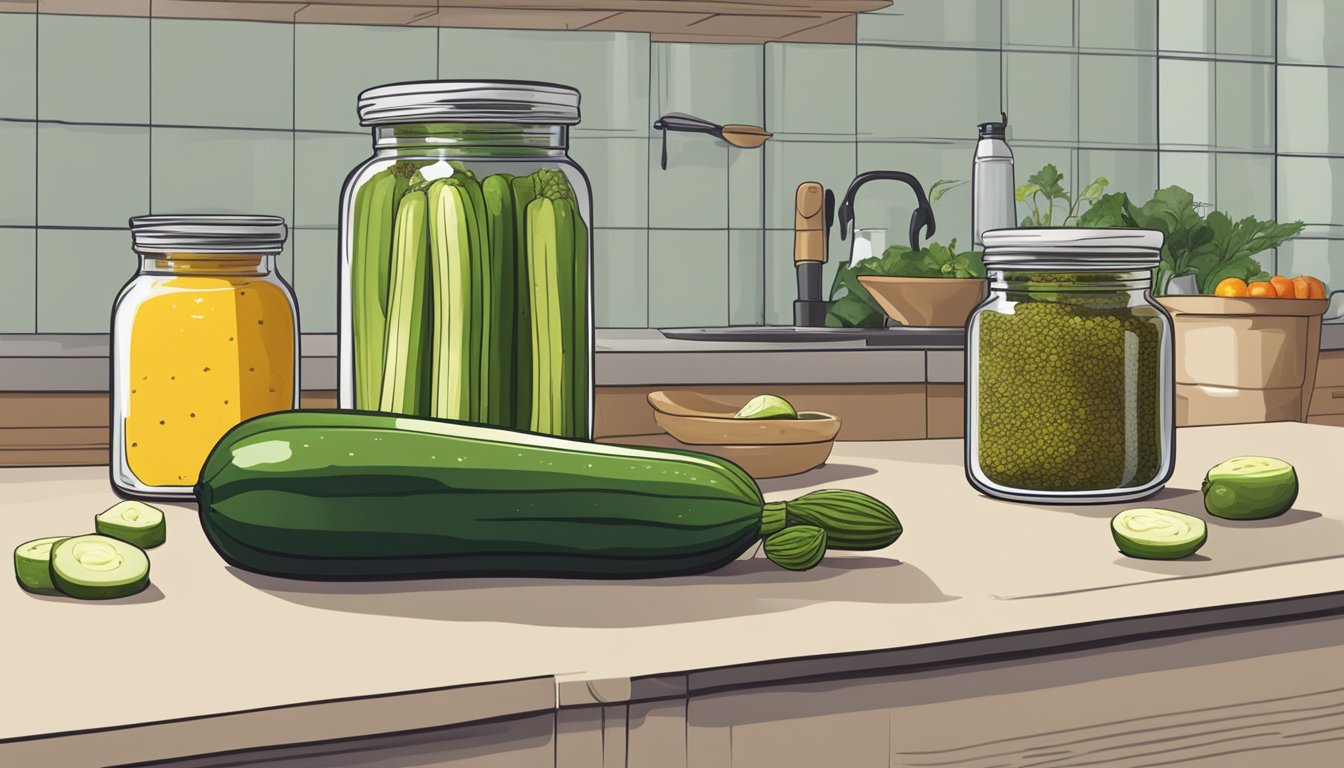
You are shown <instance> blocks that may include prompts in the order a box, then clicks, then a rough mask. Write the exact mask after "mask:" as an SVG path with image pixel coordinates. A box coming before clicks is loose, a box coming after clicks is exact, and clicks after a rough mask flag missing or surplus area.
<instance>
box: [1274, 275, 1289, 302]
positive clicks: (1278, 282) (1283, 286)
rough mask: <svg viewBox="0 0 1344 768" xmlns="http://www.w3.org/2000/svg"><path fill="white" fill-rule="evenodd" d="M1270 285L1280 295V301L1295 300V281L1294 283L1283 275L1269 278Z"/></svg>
mask: <svg viewBox="0 0 1344 768" xmlns="http://www.w3.org/2000/svg"><path fill="white" fill-rule="evenodd" d="M1269 283H1270V285H1272V286H1274V290H1275V291H1276V292H1277V293H1278V296H1279V298H1280V299H1291V298H1293V281H1292V280H1289V279H1288V278H1286V277H1284V276H1283V275H1275V276H1273V277H1271V278H1269Z"/></svg>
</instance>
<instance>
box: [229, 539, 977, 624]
mask: <svg viewBox="0 0 1344 768" xmlns="http://www.w3.org/2000/svg"><path fill="white" fill-rule="evenodd" d="M225 570H226V571H228V572H229V574H231V575H232V576H233V577H234V578H236V579H238V580H239V581H241V582H243V583H245V584H247V585H249V586H252V587H255V588H257V589H260V590H262V591H264V592H267V593H268V594H271V595H274V596H275V597H278V598H280V599H282V600H288V601H289V602H292V603H296V604H299V605H307V606H310V607H313V608H321V609H324V610H331V611H343V612H347V613H365V614H371V615H382V616H403V617H406V618H416V619H433V620H438V621H489V622H504V623H509V624H526V625H534V626H548V627H573V628H603V629H611V628H629V627H649V626H659V625H665V624H684V623H690V622H697V621H711V620H714V619H725V618H732V617H736V616H748V615H757V614H768V613H779V612H783V611H790V610H796V609H798V608H803V607H806V606H808V605H813V604H815V603H829V602H857V603H880V604H892V605H894V604H904V603H936V602H946V601H951V600H956V599H958V598H957V597H955V596H949V595H945V594H943V592H942V590H940V589H939V588H938V585H936V584H934V583H933V581H932V580H931V579H930V578H929V577H928V576H927V575H925V573H924V572H923V571H921V570H919V569H918V568H916V567H915V566H913V565H910V564H909V563H904V562H901V561H899V560H894V559H887V558H882V557H863V556H837V555H834V554H833V555H828V556H827V558H826V559H825V560H824V561H822V564H821V565H818V566H817V567H815V568H813V569H812V570H810V571H803V572H793V571H786V570H784V569H782V568H780V567H779V566H777V565H775V564H774V563H771V562H770V561H768V560H766V559H765V558H764V557H763V556H756V557H744V558H743V559H739V560H737V561H734V562H732V563H729V564H728V565H726V566H724V567H723V568H720V569H719V570H717V571H714V572H712V573H708V574H702V575H699V576H682V577H675V578H663V579H647V580H612V581H607V580H582V579H522V578H518V579H503V578H494V579H424V580H415V581H304V580H295V579H281V578H275V577H272V576H262V575H260V574H255V573H250V572H248V571H244V570H241V569H239V568H235V567H233V566H226V568H225Z"/></svg>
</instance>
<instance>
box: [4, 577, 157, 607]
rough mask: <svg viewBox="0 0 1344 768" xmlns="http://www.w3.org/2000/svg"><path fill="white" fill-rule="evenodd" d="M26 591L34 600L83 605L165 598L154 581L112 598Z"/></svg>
mask: <svg viewBox="0 0 1344 768" xmlns="http://www.w3.org/2000/svg"><path fill="white" fill-rule="evenodd" d="M24 592H25V594H27V595H28V597H30V598H32V599H33V600H41V601H42V602H44V603H80V604H83V605H139V604H141V603H157V602H159V601H160V600H162V599H163V590H161V589H159V588H158V587H157V586H155V585H154V583H153V582H151V583H150V585H149V586H148V587H145V588H144V589H143V590H141V591H139V592H136V593H135V594H134V595H128V596H126V597H116V598H112V599H111V600H81V599H80V598H78V597H70V596H69V595H62V594H60V593H58V592H53V593H49V594H48V593H45V592H43V593H37V592H28V591H27V590H24Z"/></svg>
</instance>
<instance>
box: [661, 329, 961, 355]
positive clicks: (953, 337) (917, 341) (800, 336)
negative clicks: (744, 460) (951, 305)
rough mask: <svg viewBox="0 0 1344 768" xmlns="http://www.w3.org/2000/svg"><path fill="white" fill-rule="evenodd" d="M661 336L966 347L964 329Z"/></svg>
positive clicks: (673, 332) (671, 333)
mask: <svg viewBox="0 0 1344 768" xmlns="http://www.w3.org/2000/svg"><path fill="white" fill-rule="evenodd" d="M660 332H661V333H662V334H663V336H665V337H667V338H669V339H677V340H680V341H728V342H751V343H759V342H770V343H781V344H789V343H793V344H816V343H821V342H856V341H862V342H863V343H864V344H865V345H867V346H870V347H919V348H921V349H927V348H931V347H947V348H955V349H960V348H962V347H963V346H965V344H966V331H965V329H964V328H912V327H895V328H803V327H796V326H791V325H784V326H780V325H754V326H732V327H727V328H663V329H660Z"/></svg>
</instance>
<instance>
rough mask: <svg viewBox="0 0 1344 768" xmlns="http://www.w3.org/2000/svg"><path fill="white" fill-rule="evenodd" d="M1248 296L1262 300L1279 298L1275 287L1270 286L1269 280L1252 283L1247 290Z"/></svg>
mask: <svg viewBox="0 0 1344 768" xmlns="http://www.w3.org/2000/svg"><path fill="white" fill-rule="evenodd" d="M1246 295H1248V296H1255V297H1257V298H1261V299H1277V298H1279V293H1278V291H1275V290H1274V286H1273V285H1270V283H1269V281H1268V280H1261V281H1260V282H1258V283H1251V284H1250V285H1249V286H1247V288H1246Z"/></svg>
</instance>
